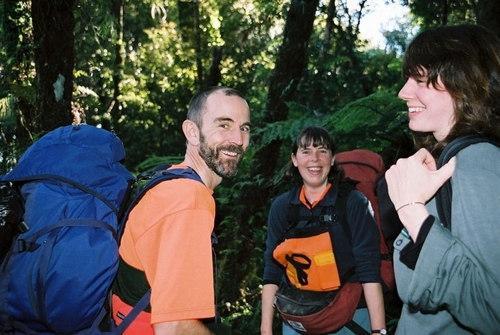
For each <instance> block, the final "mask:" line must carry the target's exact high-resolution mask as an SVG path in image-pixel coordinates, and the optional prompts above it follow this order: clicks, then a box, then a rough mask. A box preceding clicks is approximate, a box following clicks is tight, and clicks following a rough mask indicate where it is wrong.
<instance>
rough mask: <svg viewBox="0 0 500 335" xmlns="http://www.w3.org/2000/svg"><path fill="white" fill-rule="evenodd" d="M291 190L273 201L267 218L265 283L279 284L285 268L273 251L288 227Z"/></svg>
mask: <svg viewBox="0 0 500 335" xmlns="http://www.w3.org/2000/svg"><path fill="white" fill-rule="evenodd" d="M288 195H289V192H286V193H285V194H282V195H281V196H279V197H278V198H276V200H274V201H273V203H272V205H271V209H270V211H269V216H268V220H267V240H266V251H265V252H264V264H265V267H264V276H263V281H262V282H263V284H264V285H265V284H276V285H279V283H280V281H281V278H282V276H283V273H284V269H283V268H282V267H281V265H280V264H278V263H277V262H276V261H274V258H273V251H274V249H275V248H276V246H277V245H278V241H279V240H280V239H281V238H282V237H283V235H284V233H285V230H286V229H287V227H288V222H287V218H286V215H287V204H288Z"/></svg>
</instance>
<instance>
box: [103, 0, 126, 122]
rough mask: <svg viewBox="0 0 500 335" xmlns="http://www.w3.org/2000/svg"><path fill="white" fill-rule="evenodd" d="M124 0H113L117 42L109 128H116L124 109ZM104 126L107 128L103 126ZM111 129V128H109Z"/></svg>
mask: <svg viewBox="0 0 500 335" xmlns="http://www.w3.org/2000/svg"><path fill="white" fill-rule="evenodd" d="M124 2H125V1H124V0H112V1H111V13H112V15H113V19H114V22H115V26H116V31H117V40H116V42H115V43H116V44H115V68H114V70H113V71H114V72H113V100H112V101H111V104H110V106H109V108H108V109H109V110H110V112H111V113H110V114H111V124H110V125H109V128H111V129H112V128H114V125H115V124H116V122H118V120H119V119H120V117H121V116H122V109H121V108H120V100H119V99H120V95H121V89H120V85H121V83H122V81H123V71H124V67H125V57H126V54H125V41H124V40H123V11H124V8H123V7H124ZM103 128H106V127H105V126H103ZM108 130H109V129H108Z"/></svg>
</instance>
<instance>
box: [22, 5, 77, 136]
mask: <svg viewBox="0 0 500 335" xmlns="http://www.w3.org/2000/svg"><path fill="white" fill-rule="evenodd" d="M73 6H74V0H66V1H60V0H43V1H42V0H38V1H33V2H32V19H33V37H34V44H35V55H34V58H35V68H36V80H35V89H36V99H37V107H38V110H37V112H36V117H35V124H36V131H37V132H46V131H50V130H52V129H54V128H56V127H58V126H62V125H68V124H71V122H72V120H73V115H72V114H71V98H72V88H73V68H74V35H73V30H74V26H75V20H74V17H73Z"/></svg>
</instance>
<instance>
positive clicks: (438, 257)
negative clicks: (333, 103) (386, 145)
mask: <svg viewBox="0 0 500 335" xmlns="http://www.w3.org/2000/svg"><path fill="white" fill-rule="evenodd" d="M403 75H404V77H405V78H406V83H405V85H404V86H403V88H402V89H401V91H400V92H399V97H400V98H401V99H403V100H404V101H406V103H407V105H408V116H409V128H410V129H411V130H412V131H413V133H414V138H415V144H416V149H417V152H416V153H415V154H414V155H413V156H411V157H409V158H406V159H400V160H398V162H397V163H396V164H395V165H394V166H392V167H391V168H390V169H389V170H388V172H387V173H386V179H387V183H388V190H389V195H390V197H391V200H392V202H393V204H394V206H395V208H396V209H397V211H398V215H399V218H400V219H401V221H402V223H403V225H404V227H405V228H404V229H403V231H402V232H401V234H400V235H399V236H398V238H397V239H396V241H395V243H394V247H395V253H394V267H395V275H396V284H397V288H398V293H399V296H400V297H401V300H402V301H403V309H402V314H401V318H400V320H399V322H398V325H397V331H396V334H416V333H418V334H453V335H457V334H500V253H499V252H498V242H499V238H498V236H500V171H499V166H500V148H499V147H497V146H495V145H493V144H491V143H477V144H473V145H470V146H468V147H466V148H465V149H463V150H461V151H459V152H458V154H456V156H455V157H454V158H452V159H451V160H450V161H449V163H447V164H445V165H443V167H441V168H439V169H438V168H437V165H436V159H438V158H439V157H440V156H441V155H442V153H443V150H446V148H447V146H448V145H450V143H451V142H452V141H454V140H456V139H458V138H460V137H463V136H465V135H471V134H477V135H483V136H488V137H489V138H491V139H496V140H497V141H498V140H499V139H500V41H499V39H498V38H497V37H496V36H495V35H494V34H492V33H491V32H490V31H488V30H486V29H485V28H482V27H480V26H477V25H457V26H444V27H439V28H434V29H429V30H426V31H424V32H422V33H420V34H419V35H418V36H417V37H416V38H415V39H414V40H413V41H412V42H411V43H410V45H409V47H408V49H407V50H406V53H405V56H404V61H403ZM450 177H451V180H450V181H451V189H452V200H451V220H450V227H445V225H443V224H442V220H443V219H442V218H441V219H440V216H439V215H438V207H437V205H436V196H435V195H436V193H437V192H438V191H439V190H440V188H441V187H442V185H443V184H444V183H445V182H447V180H449V179H450Z"/></svg>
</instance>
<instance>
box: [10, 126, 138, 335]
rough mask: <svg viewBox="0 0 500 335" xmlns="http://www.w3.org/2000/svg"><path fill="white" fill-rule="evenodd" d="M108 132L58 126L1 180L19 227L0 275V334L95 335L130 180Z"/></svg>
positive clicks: (114, 268)
mask: <svg viewBox="0 0 500 335" xmlns="http://www.w3.org/2000/svg"><path fill="white" fill-rule="evenodd" d="M124 158H125V151H124V148H123V144H122V142H121V141H120V139H119V138H118V137H117V136H116V135H114V134H113V133H111V132H109V131H106V130H103V129H99V128H96V127H93V126H90V125H78V126H64V127H60V128H58V129H55V130H53V131H51V132H49V133H47V134H46V135H45V136H43V137H41V138H40V139H39V140H38V141H36V142H35V143H34V144H33V145H32V146H31V147H30V148H28V150H27V151H26V152H25V153H24V155H23V156H22V157H21V158H20V160H19V163H18V165H17V166H16V167H15V168H14V169H13V170H12V171H10V172H9V173H8V174H6V175H5V176H3V177H2V179H1V181H2V182H3V183H4V184H5V183H7V182H8V183H9V184H10V185H14V188H16V187H18V189H19V193H20V195H21V197H22V200H23V202H24V203H23V205H24V216H22V220H23V224H22V225H20V227H24V228H23V229H20V230H18V231H16V234H15V237H14V239H13V240H12V243H11V245H10V248H9V250H8V252H7V253H6V255H5V256H4V258H3V261H1V262H2V264H1V269H0V333H2V334H3V333H5V332H8V333H12V334H73V333H78V332H81V334H84V333H95V332H96V329H98V325H99V323H100V322H101V321H102V320H103V319H104V317H105V315H106V306H105V305H106V301H107V299H108V295H109V292H110V287H111V284H112V282H113V280H114V278H115V275H116V272H117V268H118V235H119V230H120V227H119V222H120V216H121V215H122V213H123V212H125V209H126V203H127V201H128V197H129V194H130V191H131V189H132V187H133V185H134V182H135V177H134V176H133V175H132V174H131V173H130V172H129V171H127V169H126V168H125V167H124V166H123V165H122V161H123V159H124Z"/></svg>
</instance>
